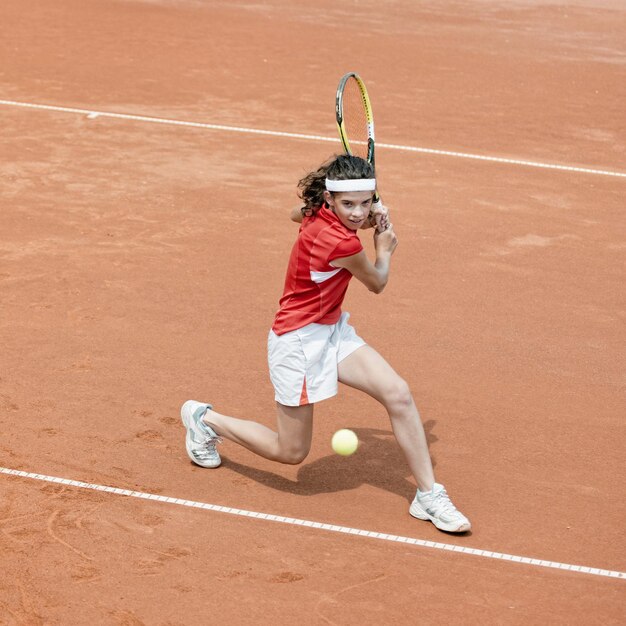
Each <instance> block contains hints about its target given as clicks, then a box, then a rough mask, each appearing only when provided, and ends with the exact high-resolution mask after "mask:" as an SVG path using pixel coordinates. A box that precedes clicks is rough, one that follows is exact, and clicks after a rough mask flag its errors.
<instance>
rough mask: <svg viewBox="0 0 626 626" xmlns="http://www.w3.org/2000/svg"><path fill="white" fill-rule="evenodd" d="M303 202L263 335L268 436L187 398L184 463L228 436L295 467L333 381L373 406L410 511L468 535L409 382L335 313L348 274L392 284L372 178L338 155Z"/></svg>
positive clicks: (385, 221) (357, 162) (390, 247)
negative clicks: (387, 427)
mask: <svg viewBox="0 0 626 626" xmlns="http://www.w3.org/2000/svg"><path fill="white" fill-rule="evenodd" d="M298 187H299V189H300V191H301V194H300V197H301V198H302V200H303V201H304V204H305V206H304V207H303V208H302V209H294V211H292V215H291V219H292V220H293V221H295V222H300V223H301V224H302V225H301V227H300V231H299V233H298V238H297V240H296V243H295V245H294V247H293V250H292V252H291V257H290V259H289V265H288V268H287V276H286V279H285V288H284V292H283V296H282V298H281V299H280V307H279V311H278V313H277V314H276V318H275V320H274V324H273V326H272V329H271V330H270V332H269V337H268V361H269V368H270V378H271V380H272V383H273V385H274V389H275V399H276V406H277V409H278V417H277V428H276V431H273V430H271V429H269V428H267V427H266V426H263V425H261V424H258V423H256V422H252V421H248V420H242V419H237V418H235V417H229V416H227V415H222V414H220V413H217V412H216V411H214V410H213V407H212V406H211V405H210V404H206V403H201V402H196V401H195V400H188V401H187V402H185V404H183V406H182V409H181V417H182V420H183V423H184V425H185V427H186V429H187V434H186V447H187V454H188V455H189V457H190V458H191V460H192V461H193V462H194V463H196V464H198V465H201V466H202V467H218V466H219V465H220V463H221V459H220V456H219V453H218V451H217V448H216V445H217V444H218V443H221V438H222V437H224V438H225V439H229V440H230V441H234V442H235V443H238V444H240V445H242V446H245V447H246V448H248V449H249V450H252V451H253V452H255V453H256V454H259V455H261V456H264V457H265V458H267V459H272V460H274V461H278V462H280V463H291V464H297V463H301V462H302V461H303V460H304V459H305V458H306V456H307V454H308V453H309V450H310V448H311V437H312V427H313V406H314V405H315V403H316V402H321V401H322V400H325V399H327V398H330V397H332V396H334V395H336V394H337V387H338V382H342V383H344V384H345V385H349V386H350V387H354V388H355V389H359V390H361V391H364V392H365V393H367V394H369V395H370V396H371V397H373V398H375V399H376V400H378V402H380V403H381V404H382V405H383V406H384V407H385V409H386V410H387V413H388V414H389V418H390V420H391V426H392V429H393V432H394V435H395V437H396V440H397V441H398V444H399V445H400V448H401V449H402V451H403V452H404V455H405V456H406V459H407V461H408V464H409V466H410V468H411V472H412V474H413V476H414V477H415V480H416V482H417V488H418V489H417V493H416V495H415V499H414V500H413V502H412V503H411V506H410V508H409V512H410V514H411V515H413V516H414V517H417V518H419V519H422V520H430V521H431V522H432V523H433V524H434V525H435V526H436V527H437V528H439V529H440V530H444V531H448V532H465V531H468V530H469V529H470V522H469V520H468V519H467V518H466V517H465V516H464V515H463V514H462V513H460V512H459V511H458V510H457V509H456V507H455V506H454V505H453V504H452V502H451V501H450V499H449V498H448V495H447V494H446V491H445V489H444V487H443V486H442V485H440V484H438V483H436V482H435V477H434V473H433V467H432V464H431V460H430V455H429V453H428V447H427V444H426V436H425V434H424V429H423V427H422V423H421V420H420V416H419V413H418V411H417V408H416V406H415V403H414V402H413V397H412V396H411V392H410V390H409V388H408V386H407V383H406V382H405V381H404V380H403V379H402V378H400V376H399V375H398V374H396V372H395V371H394V370H393V369H392V368H391V366H390V365H389V364H388V363H387V361H385V359H383V357H382V356H381V355H380V354H378V352H376V351H375V350H374V349H373V348H372V347H370V346H369V345H367V344H366V343H365V342H364V341H363V339H361V338H360V337H359V336H358V335H357V334H356V332H355V330H354V328H352V326H350V324H349V323H348V318H349V315H348V314H347V313H342V311H341V303H342V302H343V299H344V296H345V293H346V290H347V288H348V283H349V282H350V279H351V278H352V277H353V276H354V277H355V278H356V279H357V280H359V281H361V282H362V283H363V284H364V285H365V286H366V287H367V288H368V289H369V290H370V291H373V292H374V293H381V292H382V290H383V289H384V288H385V285H386V284H387V280H388V279H389V269H390V262H391V256H392V254H393V252H394V250H395V249H396V246H397V245H398V239H397V237H396V234H395V232H394V229H393V226H392V224H391V223H390V222H389V216H388V212H387V209H386V208H385V207H384V206H382V205H380V203H378V205H377V206H373V198H374V192H375V190H376V180H375V178H374V171H373V167H372V166H371V165H370V164H369V163H368V162H367V161H365V160H364V159H361V158H359V157H353V156H348V155H341V156H338V157H336V158H334V159H332V160H331V161H329V162H327V163H325V164H324V165H322V166H321V167H320V168H319V169H318V170H317V171H314V172H311V173H310V174H308V175H307V176H305V177H304V178H303V179H302V180H301V181H300V182H299V184H298ZM371 227H375V231H374V244H375V249H376V260H375V262H374V263H371V262H370V261H369V259H368V258H367V256H366V254H365V251H364V250H363V246H362V245H361V242H360V240H359V237H358V235H357V231H358V230H359V229H363V228H371Z"/></svg>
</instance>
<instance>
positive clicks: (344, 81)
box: [335, 72, 380, 203]
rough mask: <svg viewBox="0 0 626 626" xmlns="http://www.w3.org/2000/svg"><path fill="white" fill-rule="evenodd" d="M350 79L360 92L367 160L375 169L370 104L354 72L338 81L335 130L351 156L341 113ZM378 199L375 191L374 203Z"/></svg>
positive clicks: (372, 122)
mask: <svg viewBox="0 0 626 626" xmlns="http://www.w3.org/2000/svg"><path fill="white" fill-rule="evenodd" d="M350 79H353V80H355V81H356V84H357V86H358V88H359V92H360V94H361V101H362V103H363V108H364V109H365V121H366V126H367V161H368V162H369V163H371V164H372V166H373V167H374V171H376V162H375V135H374V114H373V112H372V105H371V103H370V98H369V95H368V93H367V88H366V87H365V83H364V82H363V79H362V78H361V77H360V76H359V75H358V74H357V73H356V72H348V73H347V74H344V75H343V76H342V77H341V80H340V81H339V85H338V86H337V95H336V97H335V117H336V120H337V130H338V131H339V138H340V139H341V143H342V145H343V149H344V151H345V153H346V154H349V155H351V156H352V155H353V152H352V150H351V148H350V138H349V137H348V133H347V131H346V126H345V119H344V114H343V94H344V89H345V87H346V85H347V84H348V81H349V80H350ZM379 201H380V197H379V195H378V191H376V192H375V193H374V203H376V202H379Z"/></svg>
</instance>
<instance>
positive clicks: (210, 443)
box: [202, 435, 222, 454]
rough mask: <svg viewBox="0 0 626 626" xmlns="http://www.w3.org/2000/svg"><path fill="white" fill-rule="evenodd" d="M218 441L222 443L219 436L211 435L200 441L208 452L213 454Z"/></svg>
mask: <svg viewBox="0 0 626 626" xmlns="http://www.w3.org/2000/svg"><path fill="white" fill-rule="evenodd" d="M218 443H222V438H221V437H212V436H211V435H209V436H207V438H206V439H205V440H204V441H203V442H202V447H204V448H206V450H207V452H208V453H209V454H215V453H216V452H217V450H216V449H215V446H217V444H218Z"/></svg>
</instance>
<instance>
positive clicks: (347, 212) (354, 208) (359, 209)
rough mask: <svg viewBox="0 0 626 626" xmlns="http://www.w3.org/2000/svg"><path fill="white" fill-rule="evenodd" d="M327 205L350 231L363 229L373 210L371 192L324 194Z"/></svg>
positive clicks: (326, 192)
mask: <svg viewBox="0 0 626 626" xmlns="http://www.w3.org/2000/svg"><path fill="white" fill-rule="evenodd" d="M324 198H325V200H326V203H327V204H328V206H329V207H330V209H331V211H332V212H333V213H334V214H335V215H336V216H337V217H338V218H339V221H340V222H341V223H342V224H343V225H344V226H345V227H346V228H349V229H350V230H358V229H359V228H361V226H362V225H363V223H364V222H365V220H366V219H367V216H368V215H369V213H370V210H371V209H372V201H373V199H374V194H373V193H372V192H371V191H342V192H335V193H333V194H331V193H330V191H325V192H324Z"/></svg>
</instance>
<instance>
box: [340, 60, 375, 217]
mask: <svg viewBox="0 0 626 626" xmlns="http://www.w3.org/2000/svg"><path fill="white" fill-rule="evenodd" d="M335 115H336V117H337V128H338V129H339V137H340V138H341V143H342V144H343V148H344V150H345V151H346V154H350V155H353V156H359V157H361V158H363V159H366V160H367V161H369V163H371V164H372V166H373V167H374V170H375V168H376V164H375V161H374V158H375V155H374V148H375V145H374V115H373V113H372V105H371V103H370V99H369V96H368V95H367V89H366V88H365V83H364V82H363V80H361V77H360V76H359V75H358V74H357V73H356V72H348V73H347V74H346V75H345V76H342V78H341V80H340V81H339V86H338V87H337V97H336V99H335ZM379 203H380V197H379V195H378V191H376V192H374V206H373V208H374V209H376V208H377V205H379ZM379 206H380V205H379ZM379 226H380V224H379V220H378V219H377V221H376V227H377V228H378V227H379Z"/></svg>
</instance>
